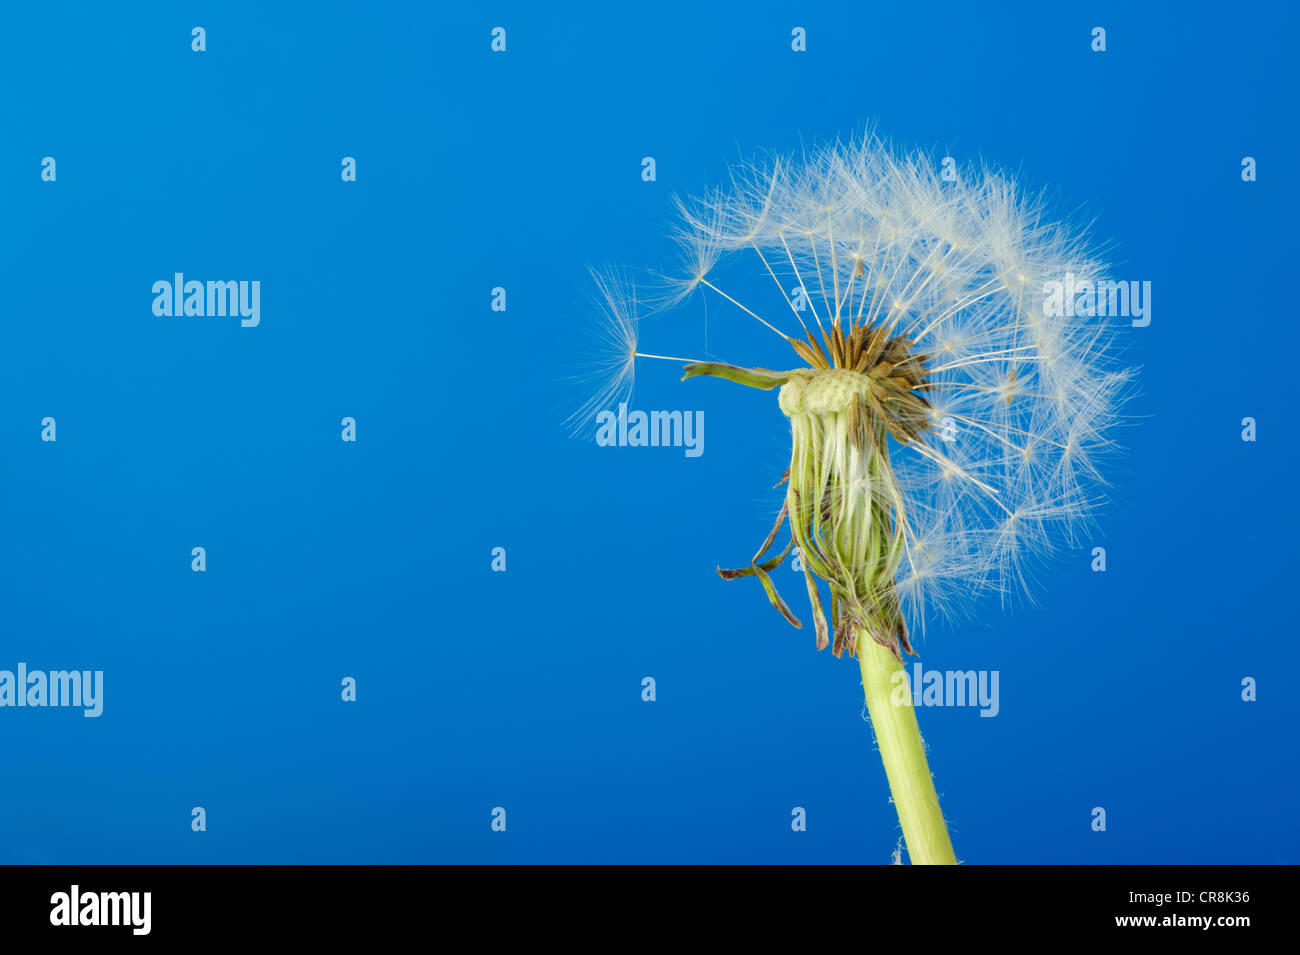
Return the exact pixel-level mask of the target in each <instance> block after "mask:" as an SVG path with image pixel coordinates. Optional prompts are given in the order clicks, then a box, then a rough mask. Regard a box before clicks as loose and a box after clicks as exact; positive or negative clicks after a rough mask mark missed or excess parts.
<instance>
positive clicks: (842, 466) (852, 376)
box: [582, 135, 1131, 863]
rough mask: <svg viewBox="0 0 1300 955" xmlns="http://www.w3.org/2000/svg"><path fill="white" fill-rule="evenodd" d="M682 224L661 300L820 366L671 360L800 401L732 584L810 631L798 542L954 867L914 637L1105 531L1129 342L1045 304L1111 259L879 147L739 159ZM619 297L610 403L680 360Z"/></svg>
mask: <svg viewBox="0 0 1300 955" xmlns="http://www.w3.org/2000/svg"><path fill="white" fill-rule="evenodd" d="M678 210H679V213H680V226H679V231H678V235H677V238H678V240H679V242H680V245H681V247H682V250H683V252H684V254H685V257H686V264H685V268H684V270H683V274H682V276H681V277H680V278H679V279H673V280H671V281H670V283H669V286H670V287H669V290H668V295H667V296H666V301H665V302H662V303H660V304H661V305H672V304H675V303H677V302H680V301H683V300H685V299H686V298H688V297H691V296H695V295H705V296H711V297H713V298H715V299H717V300H718V301H719V302H720V303H721V304H722V306H723V307H724V308H726V309H729V310H730V311H732V312H734V314H735V315H736V316H737V317H738V318H740V319H741V320H743V321H746V322H750V323H753V325H754V327H755V330H757V329H758V327H759V326H762V328H763V329H764V331H763V334H776V335H778V336H780V337H781V338H782V339H784V341H785V343H786V344H787V345H788V346H789V347H790V348H791V349H792V350H793V352H794V353H795V355H796V356H797V357H798V359H799V360H800V361H801V362H802V364H801V365H800V366H799V367H794V368H790V369H786V370H771V369H767V368H755V367H748V366H744V365H733V364H727V363H723V362H716V361H699V360H687V359H674V358H671V357H669V358H668V360H679V361H685V362H687V363H686V365H685V374H684V376H683V377H684V378H695V377H701V376H707V377H714V378H722V379H725V380H727V381H730V382H733V383H735V384H739V385H744V386H746V387H750V388H756V389H760V390H771V389H779V392H778V396H777V402H778V405H779V406H780V408H781V411H782V412H783V413H784V414H785V415H786V417H787V418H789V421H790V431H791V438H792V450H791V457H790V465H789V468H788V469H787V470H786V472H785V474H784V475H783V476H782V477H781V482H780V483H783V484H785V499H784V504H783V506H782V508H781V511H780V513H779V514H778V516H777V519H776V523H775V525H774V526H773V527H772V529H771V531H770V533H769V534H768V535H767V537H766V538H765V539H764V540H763V542H762V545H761V546H760V547H759V548H758V551H757V552H756V553H755V554H754V556H753V558H752V560H751V561H750V562H749V564H748V565H747V566H745V567H742V568H739V569H735V570H722V569H719V574H720V575H721V576H722V577H723V578H724V579H728V580H732V579H737V578H742V577H754V578H756V579H757V580H758V582H759V583H760V584H761V586H762V588H763V590H764V591H765V592H766V595H767V598H768V600H769V601H770V602H771V604H772V605H773V606H774V607H775V608H776V609H777V610H778V611H779V612H780V613H781V615H782V616H784V617H785V618H786V619H787V620H788V621H789V622H790V623H791V624H793V625H794V626H796V627H799V626H801V622H800V620H799V618H798V617H797V616H796V615H795V613H794V612H793V611H792V610H791V609H790V607H789V605H788V604H787V603H786V602H785V600H784V599H783V598H782V597H781V596H780V594H779V593H778V592H777V588H776V586H775V583H774V581H773V578H772V576H771V574H772V571H773V570H775V569H776V568H777V567H779V566H780V565H781V563H782V562H783V561H784V560H785V559H786V558H787V557H788V556H789V554H790V552H791V551H792V550H793V549H794V548H797V549H798V553H799V556H800V558H801V561H802V564H803V567H804V577H805V582H806V587H807V594H808V600H809V603H810V605H811V611H812V621H813V627H814V630H815V634H816V645H817V648H818V649H822V648H824V647H827V646H829V647H830V648H831V650H832V653H833V654H834V655H835V656H837V657H838V656H841V655H843V654H844V653H846V652H847V653H848V654H849V655H850V656H851V657H852V656H856V657H857V659H858V662H859V666H860V669H861V674H862V683H863V688H864V694H865V698H866V704H867V708H868V711H869V713H870V717H871V722H872V726H873V728H874V730H875V734H876V738H877V742H878V745H879V750H880V755H881V758H882V761H883V762H884V766H885V771H886V776H887V778H888V781H889V785H890V789H891V792H892V795H893V800H894V804H895V806H896V808H897V810H898V815H899V820H900V823H901V827H902V830H903V838H904V840H905V841H906V845H907V849H908V855H909V857H910V858H911V860H912V861H913V862H918V863H953V862H955V861H956V860H955V855H954V852H953V848H952V843H951V840H950V838H949V835H948V831H947V827H946V824H945V822H944V819H943V816H942V813H941V811H940V808H939V801H938V797H937V795H936V793H935V788H934V783H933V780H932V778H931V774H930V770H929V766H928V763H927V760H926V754H925V747H924V744H923V742H922V740H921V736H920V732H919V728H918V725H917V721H916V715H915V710H914V708H913V706H912V705H911V704H912V701H911V698H910V693H909V692H908V690H907V683H906V680H905V679H900V674H901V673H902V666H903V663H902V661H903V654H904V653H915V651H914V649H913V646H912V642H911V639H910V637H909V622H911V624H912V625H913V627H920V626H924V622H925V620H926V618H927V616H929V615H932V614H935V613H940V614H945V615H950V614H953V613H956V612H958V611H961V610H969V609H970V607H971V606H972V603H971V601H972V598H973V597H975V596H977V595H979V594H981V593H983V592H993V593H997V594H999V595H1001V597H1002V598H1003V599H1010V598H1011V597H1012V596H1014V595H1015V594H1018V593H1026V592H1027V587H1028V584H1029V582H1030V581H1029V575H1030V573H1031V567H1030V564H1029V559H1030V558H1031V557H1032V556H1033V555H1035V554H1039V553H1043V552H1046V551H1048V550H1050V549H1051V547H1052V546H1053V545H1054V544H1056V543H1058V542H1060V541H1069V540H1071V539H1072V538H1073V535H1075V534H1077V532H1078V531H1079V530H1080V529H1081V527H1083V526H1085V525H1086V524H1087V523H1088V522H1089V521H1090V520H1091V519H1092V515H1093V512H1094V510H1095V508H1096V506H1097V504H1098V503H1099V502H1100V500H1101V493H1100V491H1101V489H1102V488H1103V486H1104V481H1103V478H1102V475H1101V473H1100V468H1099V462H1100V461H1101V459H1102V458H1103V457H1104V455H1105V453H1106V452H1107V451H1109V450H1111V449H1112V448H1113V438H1112V434H1113V429H1114V425H1115V424H1116V422H1117V413H1118V409H1119V406H1120V405H1121V403H1122V401H1123V399H1124V398H1125V397H1126V393H1127V385H1128V383H1129V382H1130V381H1131V372H1130V371H1129V370H1126V369H1123V368H1120V367H1118V366H1117V365H1116V364H1115V359H1114V350H1115V349H1114V343H1113V340H1112V334H1111V331H1112V330H1111V329H1110V328H1109V327H1107V326H1106V325H1105V324H1104V323H1103V322H1102V321H1100V320H1098V319H1096V318H1092V317H1085V316H1078V315H1075V314H1073V310H1068V309H1067V310H1052V309H1049V308H1045V307H1044V293H1043V290H1044V287H1045V283H1048V282H1059V281H1060V280H1061V279H1062V278H1063V277H1064V276H1065V275H1067V274H1069V273H1072V274H1073V275H1075V276H1077V277H1082V278H1086V279H1089V280H1092V281H1096V280H1098V279H1100V278H1102V277H1103V275H1104V268H1103V265H1102V263H1100V262H1099V261H1097V260H1096V259H1095V258H1094V257H1093V255H1092V254H1091V253H1090V252H1089V250H1088V247H1087V243H1086V237H1085V236H1084V235H1082V234H1080V233H1079V232H1078V231H1077V230H1072V229H1070V228H1069V227H1068V225H1065V224H1061V223H1057V222H1053V221H1051V220H1050V219H1048V218H1047V215H1046V211H1045V202H1044V199H1043V197H1042V196H1041V195H1029V194H1026V193H1025V192H1023V191H1022V190H1021V189H1020V188H1019V187H1018V186H1017V185H1016V183H1015V182H1014V181H1013V180H1011V179H1010V178H1008V177H1007V176H1005V175H1003V174H1001V173H999V172H997V171H996V170H992V169H988V168H979V169H974V170H965V171H964V172H963V174H962V175H961V176H959V177H958V179H957V180H956V181H955V182H949V181H944V180H943V179H942V178H941V177H939V176H938V175H936V173H935V171H934V166H933V164H932V163H931V161H930V160H929V159H928V158H927V157H926V156H924V155H920V154H913V155H903V154H900V153H898V152H896V151H894V150H892V149H890V148H889V147H887V146H886V145H885V144H884V143H882V142H881V141H880V140H879V139H877V138H875V137H874V136H872V135H868V136H865V137H863V138H861V139H859V140H856V141H853V142H849V143H847V144H845V143H836V144H834V145H830V146H826V147H822V148H819V149H816V150H813V151H811V152H809V153H807V154H805V155H803V156H801V157H798V158H797V159H785V158H781V157H771V158H760V159H758V160H755V161H753V162H749V163H745V164H742V165H740V166H738V167H736V168H734V169H733V170H732V175H731V185H730V188H728V189H726V190H720V191H718V192H715V193H712V194H710V195H707V196H704V197H702V198H699V199H696V200H687V201H681V202H679V203H678ZM730 260H736V261H737V262H739V263H740V264H743V263H744V262H745V261H748V262H750V263H751V264H752V268H753V271H754V275H755V276H756V277H757V278H758V282H759V284H760V285H761V286H762V287H763V288H766V289H768V296H767V298H766V299H765V300H764V301H763V302H762V303H761V304H760V302H759V301H758V300H757V299H754V300H753V301H752V303H751V304H752V307H751V304H746V302H749V301H750V299H751V296H749V295H748V294H747V293H746V294H743V295H742V293H739V292H735V290H734V289H732V290H728V289H727V288H724V287H723V285H726V284H728V283H724V282H722V281H721V280H719V279H716V278H715V276H716V272H717V269H718V268H719V266H721V265H722V264H723V263H724V262H728V261H730ZM773 287H774V288H775V291H771V289H772V288H773ZM599 289H600V295H601V298H602V299H603V300H604V303H605V306H606V308H605V314H606V317H607V321H608V323H609V324H608V329H607V331H608V337H609V338H610V339H611V341H612V342H614V343H615V344H616V346H617V347H616V348H615V349H614V351H615V353H616V358H615V359H613V360H612V362H611V364H610V365H609V366H608V369H607V370H608V371H610V372H611V374H610V375H608V376H607V377H606V378H605V379H604V381H605V385H604V390H603V391H601V392H600V393H598V394H597V395H596V397H595V398H594V400H595V401H596V402H597V404H599V403H601V402H604V401H607V400H609V399H610V398H611V396H613V395H615V394H622V393H624V392H625V390H626V389H630V387H631V376H632V372H633V369H634V365H635V362H636V359H637V358H638V357H641V358H651V359H657V358H663V357H665V356H660V355H655V354H649V353H642V352H639V351H638V350H637V349H638V345H637V314H636V300H635V297H629V296H628V294H627V286H626V284H625V282H624V281H623V280H613V279H609V278H606V279H602V280H600V283H599ZM733 292H734V294H733ZM593 407H594V406H593V405H591V404H590V403H589V405H588V407H587V408H586V409H584V411H583V412H582V414H589V413H590V412H591V410H592V408H593ZM783 526H788V528H789V535H790V536H789V541H788V543H786V545H785V547H784V549H782V550H780V551H779V552H776V551H775V547H776V541H777V538H778V536H779V535H780V533H781V530H782V527H783ZM823 585H824V586H825V587H826V589H827V590H828V591H829V596H830V601H829V613H827V612H826V611H827V605H826V603H825V602H824V601H823V599H822V592H821V588H822V586H823ZM900 697H901V698H900Z"/></svg>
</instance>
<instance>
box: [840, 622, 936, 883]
mask: <svg viewBox="0 0 1300 955" xmlns="http://www.w3.org/2000/svg"><path fill="white" fill-rule="evenodd" d="M857 653H858V663H859V665H860V666H861V668H862V689H863V692H864V693H865V695H866V698H867V710H868V711H869V712H870V713H871V726H872V728H873V729H874V730H875V732H876V744H877V745H878V746H879V748H880V759H881V761H882V762H883V763H884V764H885V775H886V776H888V777H889V791H890V792H891V793H892V794H893V796H894V808H895V809H897V810H898V821H899V822H900V823H902V826H903V838H904V839H906V840H907V854H908V857H909V858H910V859H911V860H912V863H913V864H914V865H956V864H957V857H956V855H954V853H953V851H952V840H951V839H950V838H949V837H948V826H947V824H945V823H944V821H943V813H942V811H940V809H939V797H938V795H937V794H936V793H935V791H934V780H933V779H931V778H930V764H929V763H928V762H927V761H926V759H925V744H924V743H923V742H922V741H921V729H920V727H919V726H917V724H916V709H915V708H914V707H913V706H912V689H911V686H910V685H909V682H908V680H907V671H906V669H904V667H903V664H902V663H901V662H900V661H899V659H898V658H897V657H896V656H894V654H893V653H892V652H891V651H889V650H888V649H886V648H885V647H882V646H881V645H880V644H879V643H877V642H876V641H875V640H873V639H871V636H870V635H869V634H867V633H866V632H865V631H860V632H859V633H858V635H857ZM895 674H899V675H898V676H895Z"/></svg>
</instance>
